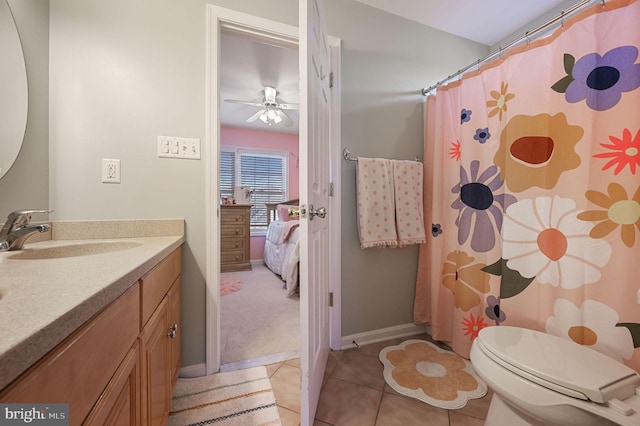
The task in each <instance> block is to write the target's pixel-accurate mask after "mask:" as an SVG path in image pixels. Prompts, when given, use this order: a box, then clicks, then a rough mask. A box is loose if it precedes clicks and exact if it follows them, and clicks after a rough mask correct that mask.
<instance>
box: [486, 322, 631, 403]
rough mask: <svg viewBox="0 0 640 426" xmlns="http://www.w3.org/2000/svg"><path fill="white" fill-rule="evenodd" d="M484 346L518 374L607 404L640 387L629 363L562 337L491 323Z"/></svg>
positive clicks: (493, 357) (489, 354) (570, 394)
mask: <svg viewBox="0 0 640 426" xmlns="http://www.w3.org/2000/svg"><path fill="white" fill-rule="evenodd" d="M477 340H478V342H477V343H478V344H479V345H480V346H481V347H482V348H483V349H484V352H485V353H486V354H487V356H490V357H491V358H492V359H493V360H494V361H496V362H498V363H500V364H501V365H503V366H504V367H506V368H508V369H509V370H511V371H512V372H514V373H516V374H519V375H520V376H523V377H525V378H527V379H528V380H531V381H534V382H536V383H538V384H540V385H541V386H545V387H547V388H551V389H553V390H555V391H558V392H561V393H563V394H565V395H568V396H572V397H576V398H581V399H589V400H591V401H595V402H606V401H608V400H609V399H610V398H621V397H624V394H626V393H629V392H631V394H633V391H634V388H635V387H637V386H640V376H639V375H638V374H637V373H636V372H635V371H634V370H632V369H631V368H629V367H627V366H626V365H624V364H622V363H620V362H618V361H616V360H614V359H612V358H609V357H608V356H606V355H604V354H601V353H600V352H597V351H594V350H591V349H588V348H586V347H584V346H581V345H578V344H576V343H574V342H572V341H570V340H566V339H563V338H561V337H558V336H553V335H550V334H546V333H542V332H539V331H535V330H528V329H524V328H518V327H508V326H499V327H486V328H484V329H482V330H481V332H480V333H479V335H478V338H477Z"/></svg>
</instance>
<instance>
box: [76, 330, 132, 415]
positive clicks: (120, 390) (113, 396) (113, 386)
mask: <svg viewBox="0 0 640 426" xmlns="http://www.w3.org/2000/svg"><path fill="white" fill-rule="evenodd" d="M139 361H140V351H139V345H138V342H136V344H135V345H134V346H133V347H132V348H131V350H130V351H129V352H128V353H127V355H126V356H125V358H124V360H123V361H122V364H120V367H119V368H118V371H116V373H115V374H114V376H113V378H112V379H111V382H109V386H107V389H105V391H104V393H103V394H102V395H101V396H100V399H99V400H98V403H97V404H96V405H95V407H94V408H93V410H92V411H91V413H89V416H88V417H87V419H86V420H85V422H84V424H86V425H104V426H116V425H118V426H120V425H123V426H137V425H140V362H139Z"/></svg>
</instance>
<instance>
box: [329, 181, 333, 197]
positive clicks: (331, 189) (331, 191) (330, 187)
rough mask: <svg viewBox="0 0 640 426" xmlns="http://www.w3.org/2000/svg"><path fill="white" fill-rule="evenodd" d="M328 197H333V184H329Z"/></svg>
mask: <svg viewBox="0 0 640 426" xmlns="http://www.w3.org/2000/svg"><path fill="white" fill-rule="evenodd" d="M329 197H333V182H329Z"/></svg>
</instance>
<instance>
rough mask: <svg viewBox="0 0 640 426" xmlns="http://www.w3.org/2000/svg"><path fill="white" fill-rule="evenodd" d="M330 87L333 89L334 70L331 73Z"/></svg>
mask: <svg viewBox="0 0 640 426" xmlns="http://www.w3.org/2000/svg"><path fill="white" fill-rule="evenodd" d="M329 88H330V89H333V71H331V72H330V73H329Z"/></svg>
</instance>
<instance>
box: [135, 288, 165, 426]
mask: <svg viewBox="0 0 640 426" xmlns="http://www.w3.org/2000/svg"><path fill="white" fill-rule="evenodd" d="M167 303H168V302H167V298H166V297H165V298H164V299H163V300H162V302H161V303H160V305H159V306H158V309H157V310H156V311H155V312H154V313H153V315H152V316H151V318H150V319H149V322H148V323H147V325H146V326H145V328H144V330H143V331H142V335H141V336H140V341H141V344H140V350H141V357H140V367H141V382H142V389H141V390H142V392H141V401H140V403H141V411H142V416H141V418H142V424H143V425H153V426H156V425H164V424H165V423H166V422H167V418H168V416H169V405H170V402H171V401H170V400H169V395H170V391H169V389H170V381H169V380H170V378H169V368H168V366H169V356H170V355H169V350H168V345H167V339H168V337H167V334H168V333H169V309H168V307H167Z"/></svg>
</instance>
